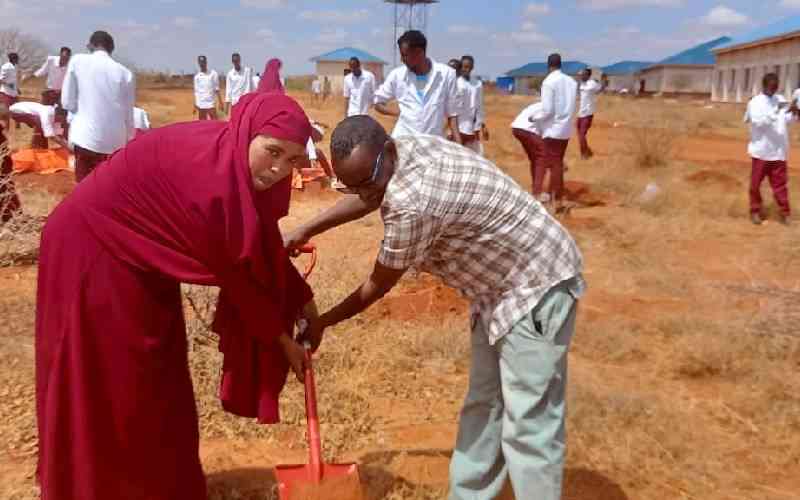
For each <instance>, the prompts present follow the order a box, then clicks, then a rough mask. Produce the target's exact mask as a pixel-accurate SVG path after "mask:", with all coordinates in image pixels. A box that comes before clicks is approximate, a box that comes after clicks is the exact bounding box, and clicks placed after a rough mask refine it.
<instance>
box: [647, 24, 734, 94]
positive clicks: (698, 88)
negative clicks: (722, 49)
mask: <svg viewBox="0 0 800 500" xmlns="http://www.w3.org/2000/svg"><path fill="white" fill-rule="evenodd" d="M730 41H731V38H729V37H727V36H723V37H720V38H715V39H714V40H711V41H708V42H705V43H701V44H700V45H697V46H695V47H692V48H690V49H687V50H684V51H682V52H679V53H677V54H675V55H672V56H669V57H667V58H666V59H663V60H661V61H659V62H657V63H654V64H651V65H650V66H646V67H644V68H642V69H641V70H640V71H639V81H640V89H639V90H640V91H643V92H646V93H656V94H710V93H711V83H712V78H713V75H714V64H715V62H716V56H715V54H714V52H713V49H714V48H715V47H718V46H721V45H723V44H726V43H728V42H730ZM642 86H643V88H642Z"/></svg>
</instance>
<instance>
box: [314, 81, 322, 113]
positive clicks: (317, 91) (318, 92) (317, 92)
mask: <svg viewBox="0 0 800 500" xmlns="http://www.w3.org/2000/svg"><path fill="white" fill-rule="evenodd" d="M321 96H322V81H321V80H320V79H319V77H317V78H315V79H314V80H312V82H311V102H312V103H314V104H315V105H317V106H318V105H319V101H320V97H321Z"/></svg>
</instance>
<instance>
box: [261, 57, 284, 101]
mask: <svg viewBox="0 0 800 500" xmlns="http://www.w3.org/2000/svg"><path fill="white" fill-rule="evenodd" d="M282 66H283V63H282V62H281V60H280V59H270V60H269V61H268V62H267V66H266V67H265V68H264V76H262V77H261V81H260V82H259V83H258V90H257V92H258V93H260V94H271V93H278V94H283V93H285V90H284V88H283V83H281V67H282Z"/></svg>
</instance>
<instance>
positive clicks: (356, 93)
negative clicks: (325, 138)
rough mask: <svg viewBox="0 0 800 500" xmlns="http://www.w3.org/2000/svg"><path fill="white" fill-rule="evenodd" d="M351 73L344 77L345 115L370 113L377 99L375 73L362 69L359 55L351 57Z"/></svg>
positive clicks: (346, 116)
mask: <svg viewBox="0 0 800 500" xmlns="http://www.w3.org/2000/svg"><path fill="white" fill-rule="evenodd" d="M349 65H350V74H349V75H347V76H345V77H344V85H343V87H344V98H345V101H344V117H345V118H348V117H350V116H358V115H368V114H369V108H370V106H372V101H373V100H374V99H375V75H373V74H372V73H371V72H370V71H366V70H364V69H361V61H360V60H359V59H358V58H357V57H352V58H350V63H349Z"/></svg>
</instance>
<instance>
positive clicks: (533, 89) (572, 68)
mask: <svg viewBox="0 0 800 500" xmlns="http://www.w3.org/2000/svg"><path fill="white" fill-rule="evenodd" d="M588 67H589V65H588V64H586V63H584V62H580V61H564V62H563V63H562V64H561V71H563V72H564V73H566V74H568V75H573V76H575V75H577V74H578V72H579V71H580V70H582V69H584V68H588ZM505 77H506V79H505V80H502V81H504V82H508V78H512V79H513V80H514V85H513V93H514V94H522V95H532V94H535V93H538V92H539V89H540V87H541V85H542V81H543V80H544V79H545V77H547V63H545V62H537V63H530V64H526V65H525V66H521V67H519V68H517V69H512V70H511V71H509V72H508V73H506V74H505ZM501 78H502V77H501ZM498 80H499V79H498Z"/></svg>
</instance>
